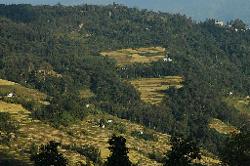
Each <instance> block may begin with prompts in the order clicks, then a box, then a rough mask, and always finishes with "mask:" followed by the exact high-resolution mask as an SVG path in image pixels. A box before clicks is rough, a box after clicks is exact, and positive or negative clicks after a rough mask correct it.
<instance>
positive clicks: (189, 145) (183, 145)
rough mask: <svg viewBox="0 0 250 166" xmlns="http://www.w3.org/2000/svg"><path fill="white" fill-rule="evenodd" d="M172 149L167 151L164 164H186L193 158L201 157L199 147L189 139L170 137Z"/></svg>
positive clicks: (179, 165) (171, 165) (189, 163)
mask: <svg viewBox="0 0 250 166" xmlns="http://www.w3.org/2000/svg"><path fill="white" fill-rule="evenodd" d="M171 143H172V150H171V151H170V152H169V153H167V155H166V159H165V162H164V166H177V165H178V166H188V165H192V160H193V159H201V155H200V149H199V148H198V147H197V146H196V145H195V144H194V143H193V142H191V141H188V140H184V139H181V138H177V137H172V138H171Z"/></svg>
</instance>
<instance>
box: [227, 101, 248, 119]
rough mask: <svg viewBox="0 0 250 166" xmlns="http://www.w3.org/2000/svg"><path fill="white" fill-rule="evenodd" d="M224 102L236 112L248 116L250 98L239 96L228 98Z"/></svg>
mask: <svg viewBox="0 0 250 166" xmlns="http://www.w3.org/2000/svg"><path fill="white" fill-rule="evenodd" d="M224 101H225V102H226V103H227V104H228V106H230V107H234V108H236V109H237V110H238V111H240V112H242V113H245V114H248V115H249V116H250V98H249V97H240V96H229V97H226V98H225V99H224Z"/></svg>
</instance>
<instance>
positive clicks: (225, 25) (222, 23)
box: [214, 20, 250, 32]
mask: <svg viewBox="0 0 250 166" xmlns="http://www.w3.org/2000/svg"><path fill="white" fill-rule="evenodd" d="M214 24H215V25H218V26H220V27H226V28H229V29H232V30H234V31H235V32H245V31H247V30H250V28H249V27H246V28H237V27H234V26H233V25H231V24H225V23H224V22H223V21H219V20H216V21H215V22H214Z"/></svg>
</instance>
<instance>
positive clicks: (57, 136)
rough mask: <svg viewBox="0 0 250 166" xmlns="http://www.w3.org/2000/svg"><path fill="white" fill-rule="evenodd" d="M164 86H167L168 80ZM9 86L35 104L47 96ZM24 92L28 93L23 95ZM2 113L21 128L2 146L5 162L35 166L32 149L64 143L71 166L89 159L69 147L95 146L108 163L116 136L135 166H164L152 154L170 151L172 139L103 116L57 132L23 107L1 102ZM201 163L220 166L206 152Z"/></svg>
mask: <svg viewBox="0 0 250 166" xmlns="http://www.w3.org/2000/svg"><path fill="white" fill-rule="evenodd" d="M174 78H175V81H174ZM158 79H159V78H157V80H158ZM165 79H166V78H165ZM179 79H180V78H179V77H172V79H171V81H170V80H168V84H170V82H171V85H175V86H177V83H178V82H179V81H178V80H179ZM151 81H152V80H151ZM153 82H155V81H153ZM156 82H157V81H156ZM158 82H159V81H158ZM148 83H150V80H148ZM164 84H166V80H165V83H164ZM9 86H13V87H15V86H17V89H18V90H17V91H21V92H20V93H19V92H18V93H17V95H20V97H22V96H21V94H24V97H28V98H30V99H32V100H34V97H35V99H37V100H42V99H44V98H45V96H44V94H43V93H40V92H39V91H36V90H32V89H29V88H25V87H23V86H21V85H19V84H16V83H13V82H8V81H5V80H1V81H0V87H1V88H3V89H4V88H6V89H8V88H10V87H9ZM13 87H11V88H13ZM6 89H4V90H6ZM163 89H165V88H163ZM22 90H24V91H27V92H22ZM28 92H29V94H28ZM26 93H27V94H26ZM82 93H84V92H82ZM88 93H89V92H88ZM28 95H30V96H28ZM87 96H89V94H87ZM0 112H7V113H9V114H10V116H11V120H12V121H13V123H15V124H18V126H19V128H18V131H17V133H16V134H15V136H14V138H13V139H12V140H11V141H10V143H9V144H0V154H1V156H4V158H2V159H6V160H10V159H11V160H13V159H14V160H16V161H22V162H24V163H25V164H26V165H33V163H32V162H31V161H30V159H29V158H30V153H31V152H30V149H31V148H32V147H33V148H34V147H38V146H40V145H41V144H46V143H48V142H49V141H51V140H55V141H57V142H60V143H61V145H62V146H61V148H60V149H59V150H60V152H61V153H62V154H63V155H64V156H65V157H66V158H67V159H68V160H69V162H70V163H69V165H70V166H76V165H79V161H80V162H82V163H83V164H86V161H87V159H86V157H85V156H83V155H80V154H79V153H77V152H76V151H73V150H70V149H68V148H67V147H70V145H76V146H82V145H93V146H95V147H98V148H99V149H100V152H101V157H102V159H103V160H105V159H106V158H107V157H108V156H109V154H110V152H109V150H108V143H107V142H108V140H109V138H110V137H111V136H112V135H113V134H114V133H117V134H118V135H123V136H124V137H125V138H126V139H127V146H128V148H129V157H130V159H131V161H132V162H133V163H137V164H138V165H139V166H161V165H162V164H161V163H158V162H157V161H155V160H152V159H150V158H149V155H150V154H152V153H153V152H159V154H160V155H163V154H164V153H166V152H167V151H168V150H170V148H171V146H170V144H169V139H170V136H169V135H167V134H162V133H159V132H156V131H154V130H150V129H147V128H145V127H143V126H141V125H138V124H134V123H131V122H129V121H127V120H123V119H120V118H117V117H114V116H111V115H107V114H103V113H99V114H96V115H90V116H88V117H86V118H85V119H84V120H83V121H80V122H79V123H77V124H74V125H70V126H68V127H63V126H61V127H59V128H54V127H52V126H51V125H49V124H46V123H44V122H41V121H39V120H35V119H33V118H32V117H31V112H30V111H28V110H26V109H25V108H23V107H22V105H20V104H13V103H7V102H4V101H0ZM101 119H102V120H103V121H105V122H106V124H105V127H103V126H102V127H100V120H101ZM135 131H136V132H145V131H147V132H148V133H151V134H153V135H154V137H156V138H157V139H156V140H144V139H141V138H137V137H134V136H133V135H132V132H135ZM201 162H202V163H206V165H211V166H212V165H217V164H218V163H219V160H217V159H216V158H215V157H214V156H211V155H209V154H208V153H207V152H204V155H203V156H202V161H201Z"/></svg>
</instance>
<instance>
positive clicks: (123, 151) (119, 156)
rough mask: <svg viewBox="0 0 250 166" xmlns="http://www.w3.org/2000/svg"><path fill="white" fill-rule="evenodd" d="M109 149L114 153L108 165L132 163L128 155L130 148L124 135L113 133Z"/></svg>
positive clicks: (128, 164) (127, 165)
mask: <svg viewBox="0 0 250 166" xmlns="http://www.w3.org/2000/svg"><path fill="white" fill-rule="evenodd" d="M108 143H109V145H110V147H109V150H110V151H111V152H112V154H111V155H110V156H109V157H108V160H107V162H106V166H131V165H132V163H131V161H130V160H129V157H128V155H127V154H128V148H127V147H126V139H125V138H123V137H122V136H115V135H113V136H112V138H111V139H110V140H109V142H108Z"/></svg>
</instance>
